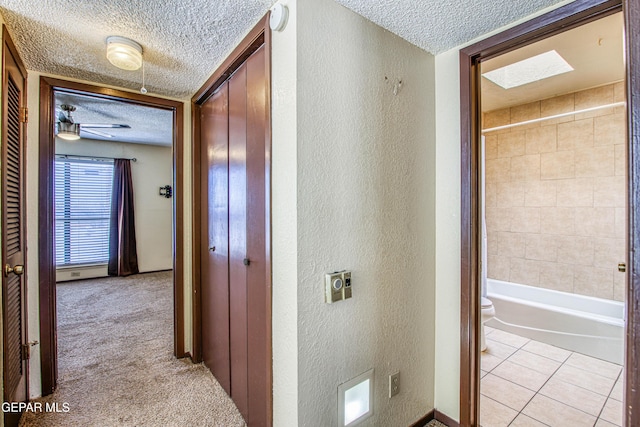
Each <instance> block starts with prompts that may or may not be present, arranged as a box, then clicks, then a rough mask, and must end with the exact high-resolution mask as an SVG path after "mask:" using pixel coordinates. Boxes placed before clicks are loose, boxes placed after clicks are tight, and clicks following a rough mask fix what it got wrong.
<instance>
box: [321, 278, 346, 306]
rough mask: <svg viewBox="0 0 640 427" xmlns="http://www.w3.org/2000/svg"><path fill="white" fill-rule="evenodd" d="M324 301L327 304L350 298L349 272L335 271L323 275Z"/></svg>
mask: <svg viewBox="0 0 640 427" xmlns="http://www.w3.org/2000/svg"><path fill="white" fill-rule="evenodd" d="M324 289H325V292H324V301H325V302H326V303H328V304H331V303H334V302H336V301H341V300H343V299H347V298H351V272H350V271H346V270H343V271H336V272H334V273H328V274H325V277H324Z"/></svg>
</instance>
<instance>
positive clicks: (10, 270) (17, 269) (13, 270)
mask: <svg viewBox="0 0 640 427" xmlns="http://www.w3.org/2000/svg"><path fill="white" fill-rule="evenodd" d="M9 273H13V274H15V275H16V276H21V275H22V273H24V266H23V265H16V266H15V267H13V268H11V266H10V265H9V264H5V266H4V277H8V276H9Z"/></svg>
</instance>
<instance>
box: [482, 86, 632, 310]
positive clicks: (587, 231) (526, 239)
mask: <svg viewBox="0 0 640 427" xmlns="http://www.w3.org/2000/svg"><path fill="white" fill-rule="evenodd" d="M619 101H624V83H623V82H618V83H613V84H610V85H606V86H601V87H598V88H594V89H589V90H585V91H581V92H576V93H572V94H568V95H563V96H558V97H555V98H550V99H545V100H541V101H537V102H533V103H529V104H526V105H520V106H516V107H511V108H506V109H502V110H496V111H491V112H487V113H485V114H484V115H483V129H488V128H492V127H497V126H501V125H505V124H510V123H518V122H522V121H525V120H531V119H535V118H540V117H547V116H550V115H554V114H558V113H564V112H570V111H577V110H582V109H585V108H589V107H594V106H599V105H605V104H611V103H613V102H619ZM485 137H486V142H485V143H486V154H485V156H486V224H487V256H488V276H489V277H490V278H493V279H498V280H505V281H509V282H513V283H520V284H525V285H531V286H538V287H542V288H548V289H554V290H559V291H564V292H571V293H576V294H581V295H589V296H596V297H600V298H606V299H615V300H618V301H622V300H623V299H624V292H625V283H624V274H622V273H619V272H618V270H617V265H618V263H619V262H623V261H624V260H625V256H624V255H625V212H626V190H625V188H626V187H625V185H626V184H625V183H626V181H625V180H626V178H625V173H626V172H625V171H626V121H625V110H624V107H615V108H607V109H604V110H598V111H593V112H589V113H580V114H575V115H570V116H567V117H562V118H558V119H552V120H547V121H542V122H539V123H536V124H531V125H525V126H517V127H513V128H511V129H507V130H502V131H494V132H490V133H486V134H485Z"/></svg>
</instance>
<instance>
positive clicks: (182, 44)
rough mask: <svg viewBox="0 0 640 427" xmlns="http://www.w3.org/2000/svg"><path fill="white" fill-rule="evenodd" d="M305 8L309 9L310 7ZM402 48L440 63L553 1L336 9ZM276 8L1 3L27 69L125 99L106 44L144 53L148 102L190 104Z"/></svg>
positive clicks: (98, 1)
mask: <svg viewBox="0 0 640 427" xmlns="http://www.w3.org/2000/svg"><path fill="white" fill-rule="evenodd" d="M309 1H313V0H309ZM337 1H338V3H340V4H342V5H344V6H346V7H348V8H349V9H352V10H354V11H355V12H357V13H359V14H361V15H363V16H364V17H366V18H368V19H370V20H371V21H373V22H375V23H377V24H378V25H381V26H382V27H384V28H386V29H388V30H390V31H391V32H393V33H395V34H397V35H399V36H400V37H402V38H404V39H406V40H408V41H410V42H411V43H413V44H415V45H417V46H419V47H421V48H423V49H425V50H427V51H429V52H431V53H439V52H442V51H445V50H447V49H450V48H452V47H454V46H457V45H460V44H462V43H464V42H466V41H469V40H471V39H473V38H475V37H478V36H480V35H482V34H485V33H487V32H489V31H491V30H493V29H495V28H497V27H499V26H502V25H504V24H507V23H509V22H513V21H514V20H516V19H519V18H522V17H524V16H526V15H528V14H531V13H533V12H535V11H537V10H539V9H541V8H544V7H546V6H549V5H552V4H555V3H558V2H559V0H508V1H495V0H475V1H454V0H430V1H424V0H337ZM274 2H275V0H215V1H211V0H182V1H177V0H164V1H156V0H145V1H142V0H140V1H132V0H40V1H35V0H0V13H1V14H2V16H3V17H4V19H5V21H6V23H7V26H8V27H9V30H10V32H11V34H12V36H13V39H14V42H15V43H16V45H17V47H18V50H19V51H20V54H21V56H22V59H23V60H24V62H25V64H26V65H27V68H28V69H30V70H34V71H39V72H45V73H51V74H56V75H60V76H64V77H70V78H77V79H82V80H88V81H91V82H95V83H102V84H109V85H115V86H120V87H125V88H130V89H139V88H140V87H141V80H142V72H141V70H138V71H123V70H119V69H117V68H115V67H114V66H112V65H111V64H110V63H109V62H108V61H107V59H106V57H105V50H106V45H105V39H106V38H107V37H108V36H111V35H118V36H124V37H128V38H131V39H133V40H136V41H137V42H138V43H140V44H141V45H142V47H143V49H144V60H145V69H146V84H145V86H146V87H147V89H148V90H149V93H150V94H157V95H164V96H170V97H175V98H179V99H185V98H190V97H191V96H192V95H193V94H194V93H195V92H196V91H197V89H198V88H199V87H200V86H201V85H202V84H203V83H204V82H205V81H206V79H207V78H208V77H209V76H210V75H211V73H212V72H213V71H214V70H215V69H216V67H217V66H218V65H219V64H220V63H221V62H222V61H223V60H224V58H226V56H227V55H228V54H229V53H230V52H231V51H232V50H233V48H234V47H235V46H236V45H237V44H238V43H239V42H240V40H242V38H243V37H244V35H245V34H246V33H247V32H248V31H249V30H250V29H251V28H252V27H253V25H255V23H256V22H257V21H258V20H259V19H260V18H261V17H262V16H263V15H264V14H265V13H266V12H267V10H268V9H269V7H270V6H271V5H272V4H273V3H274Z"/></svg>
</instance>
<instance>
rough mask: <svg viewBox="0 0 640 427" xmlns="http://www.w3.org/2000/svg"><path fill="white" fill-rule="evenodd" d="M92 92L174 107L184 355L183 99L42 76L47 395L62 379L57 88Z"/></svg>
mask: <svg viewBox="0 0 640 427" xmlns="http://www.w3.org/2000/svg"><path fill="white" fill-rule="evenodd" d="M55 90H61V91H65V92H70V93H79V94H82V93H85V94H87V93H88V94H91V96H94V97H100V98H104V99H111V100H117V101H121V102H127V103H131V104H136V105H143V106H147V107H154V108H161V109H165V110H169V111H172V112H173V172H174V173H173V176H174V188H175V192H174V203H173V218H174V220H173V223H174V228H173V242H174V248H173V295H174V299H173V300H174V308H173V312H174V354H175V356H176V357H184V356H185V351H184V324H185V321H184V245H183V242H182V237H183V236H184V214H183V206H184V161H183V158H184V157H183V152H184V145H183V144H184V106H183V103H182V102H179V101H172V100H168V99H164V98H157V97H154V96H149V95H142V94H138V93H134V92H127V91H123V90H118V89H111V88H105V87H100V86H94V85H90V84H85V83H77V82H71V81H67V80H61V79H56V78H51V77H44V76H43V77H40V138H39V139H40V141H39V150H40V152H39V159H38V167H39V177H38V202H39V205H40V209H39V210H38V256H39V266H38V272H39V293H40V349H41V369H42V395H43V396H44V395H47V394H50V393H52V392H53V390H54V389H55V387H56V383H57V378H58V367H57V346H56V338H55V334H56V295H55V291H56V290H55V284H56V278H55V251H54V247H55V246H54V243H55V242H54V240H53V233H51V232H50V230H53V229H54V227H55V222H54V212H53V197H54V194H53V184H54V181H53V180H54V175H53V159H54V157H55V156H54V154H55V144H54V137H55V136H54V131H53V128H54V117H53V116H54V111H55V106H54V105H53V103H54V91H55Z"/></svg>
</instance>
